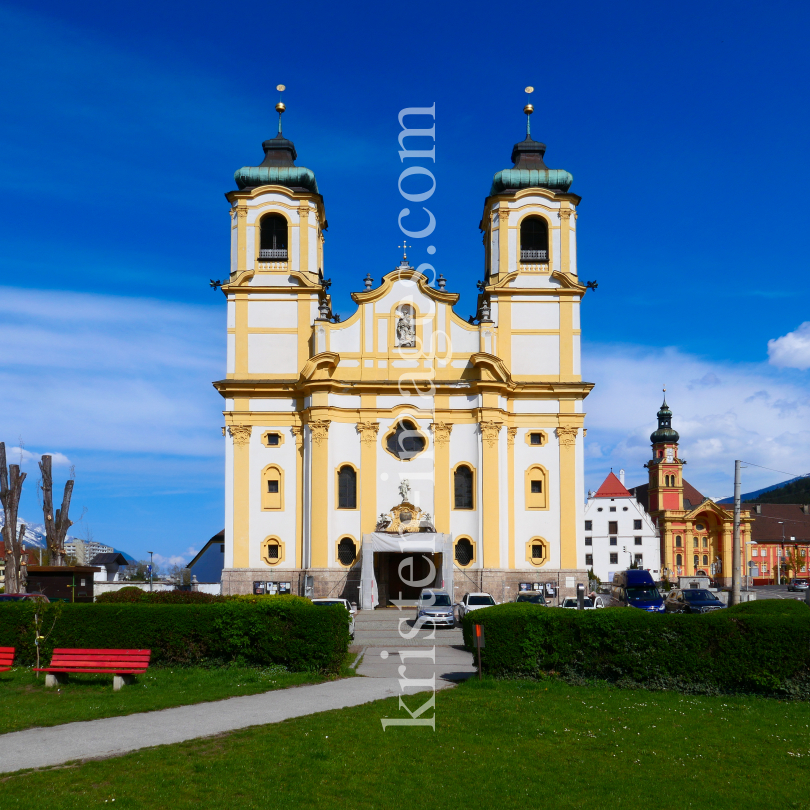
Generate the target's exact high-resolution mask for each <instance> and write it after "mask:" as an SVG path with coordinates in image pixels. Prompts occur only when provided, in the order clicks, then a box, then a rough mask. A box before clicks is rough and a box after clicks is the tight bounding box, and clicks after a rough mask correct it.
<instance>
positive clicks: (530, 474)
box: [526, 464, 549, 509]
mask: <svg viewBox="0 0 810 810" xmlns="http://www.w3.org/2000/svg"><path fill="white" fill-rule="evenodd" d="M548 497H549V494H548V470H547V469H546V468H545V467H544V466H543V465H542V464H532V466H531V467H529V469H527V470H526V509H548Z"/></svg>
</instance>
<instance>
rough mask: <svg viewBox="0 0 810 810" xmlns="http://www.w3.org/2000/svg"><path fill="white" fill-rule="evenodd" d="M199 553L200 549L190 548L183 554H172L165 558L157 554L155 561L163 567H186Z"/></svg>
mask: <svg viewBox="0 0 810 810" xmlns="http://www.w3.org/2000/svg"><path fill="white" fill-rule="evenodd" d="M198 551H199V549H196V548H194V547H193V546H189V547H188V548H187V549H186V550H185V551H184V552H183V553H182V554H172V555H170V556H168V557H164V556H163V555H162V554H155V555H154V560H155V562H156V563H157V564H158V565H162V566H169V565H185V564H186V563H187V562H189V560H191V559H193V558H194V557H195V556H196V555H197V552H198Z"/></svg>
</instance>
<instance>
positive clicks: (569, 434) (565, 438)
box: [557, 425, 579, 447]
mask: <svg viewBox="0 0 810 810" xmlns="http://www.w3.org/2000/svg"><path fill="white" fill-rule="evenodd" d="M577 433H579V428H576V427H572V426H571V425H560V427H558V428H557V440H558V441H559V443H560V444H561V445H562V446H564V447H568V446H571V445H573V444H576V443H577Z"/></svg>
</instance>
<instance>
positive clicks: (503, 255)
mask: <svg viewBox="0 0 810 810" xmlns="http://www.w3.org/2000/svg"><path fill="white" fill-rule="evenodd" d="M498 253H499V254H500V256H499V259H498V274H499V275H504V276H505V275H506V274H507V273H508V272H509V209H508V208H507V207H506V203H504V202H501V204H500V206H499V207H498ZM515 261H516V262H520V256H516V257H515Z"/></svg>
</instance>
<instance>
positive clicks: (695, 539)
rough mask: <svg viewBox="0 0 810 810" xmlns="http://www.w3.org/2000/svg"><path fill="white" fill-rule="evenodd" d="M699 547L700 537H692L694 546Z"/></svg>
mask: <svg viewBox="0 0 810 810" xmlns="http://www.w3.org/2000/svg"><path fill="white" fill-rule="evenodd" d="M697 547H698V539H697V537H693V538H692V548H697Z"/></svg>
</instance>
